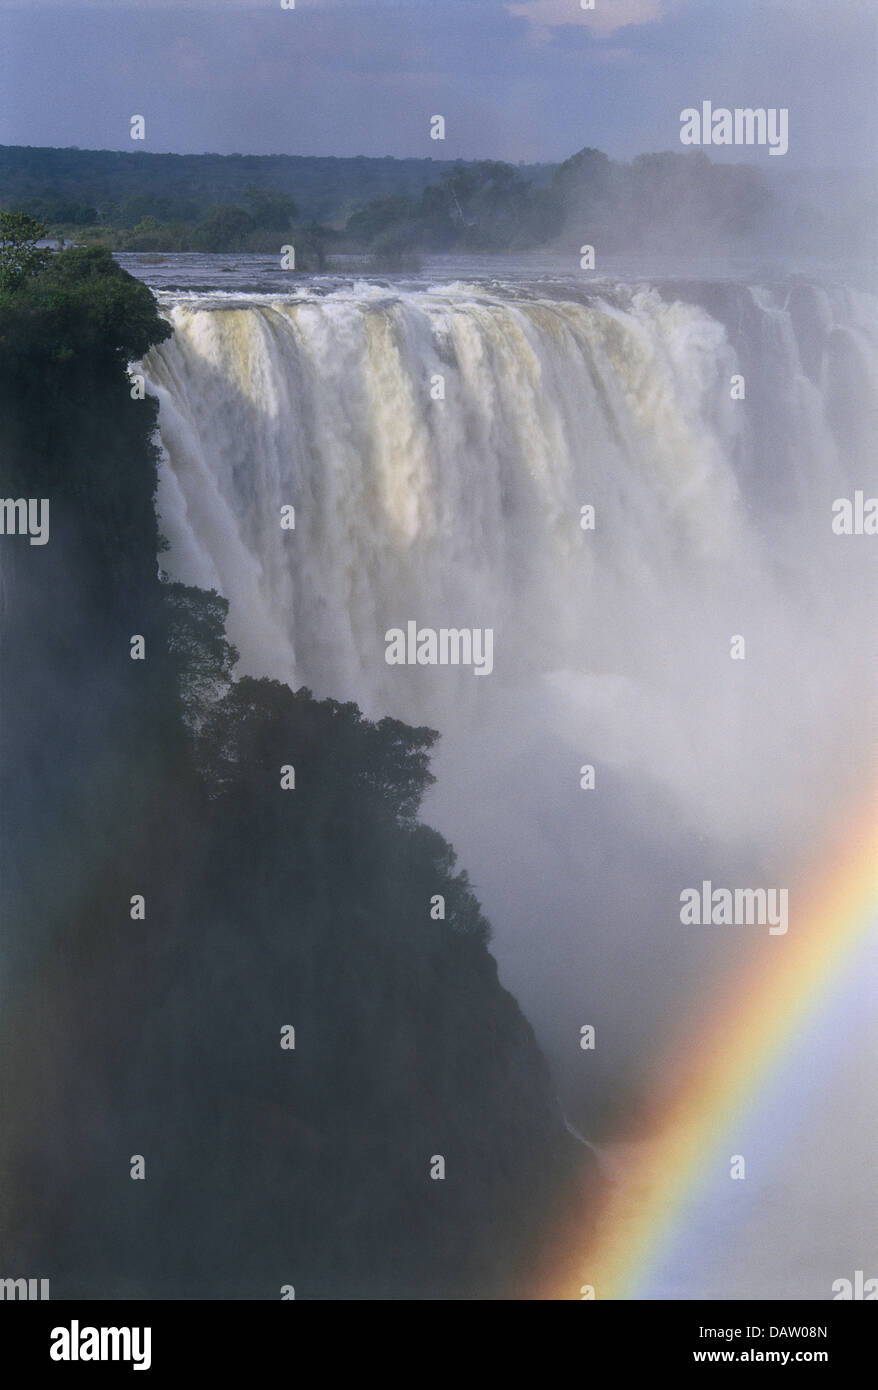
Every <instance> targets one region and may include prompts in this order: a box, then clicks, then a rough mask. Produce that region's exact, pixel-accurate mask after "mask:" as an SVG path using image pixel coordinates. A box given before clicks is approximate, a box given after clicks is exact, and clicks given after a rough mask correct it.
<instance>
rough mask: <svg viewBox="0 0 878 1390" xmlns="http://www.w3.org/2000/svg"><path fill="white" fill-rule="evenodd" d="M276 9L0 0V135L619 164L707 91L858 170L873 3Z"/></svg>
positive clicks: (689, 0)
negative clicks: (775, 112) (437, 128)
mask: <svg viewBox="0 0 878 1390" xmlns="http://www.w3.org/2000/svg"><path fill="white" fill-rule="evenodd" d="M281 4H282V0H25V2H24V3H22V0H0V31H2V34H3V42H2V55H0V144H15V145H56V146H70V145H77V146H79V147H80V148H82V149H129V150H131V149H137V150H153V151H168V150H170V151H177V152H179V153H200V152H205V151H213V152H216V153H220V154H230V153H235V152H238V153H245V154H320V155H327V154H334V155H358V154H362V155H394V156H397V157H401V156H415V157H425V156H427V157H430V156H432V157H433V158H437V159H457V158H463V159H476V158H498V159H505V160H509V161H510V162H518V161H525V162H528V163H530V162H538V161H547V162H555V161H558V160H561V159H565V158H566V157H567V156H568V155H570V154H572V153H573V152H574V151H576V150H578V149H581V148H582V147H583V146H585V145H591V146H593V147H596V148H598V149H602V150H604V151H605V152H606V153H607V154H609V155H610V156H611V157H612V158H615V159H625V160H627V159H631V158H632V157H633V156H635V155H637V154H641V153H646V152H651V151H655V150H666V149H680V148H681V145H680V141H679V135H680V113H681V111H682V110H683V109H684V108H685V107H689V106H698V105H700V103H701V102H702V101H705V100H710V101H712V103H713V105H714V107H716V106H728V107H735V106H745V107H746V106H751V107H757V106H764V107H767V108H768V107H778V108H780V107H786V108H787V109H788V110H789V113H790V115H789V122H790V149H789V153H788V154H787V155H785V156H784V165H785V167H788V168H797V169H809V168H845V169H853V168H861V169H862V168H873V167H874V166H875V162H876V154H875V151H876V148H878V139H876V137H878V97H876V87H878V84H876V72H878V59H876V30H878V6H876V5H875V3H874V0H594V10H593V11H588V10H582V9H581V8H580V0H295V8H294V9H292V10H289V9H282V8H281ZM133 115H142V116H144V117H145V120H146V139H145V140H144V141H142V142H139V141H138V142H134V141H132V140H131V138H130V121H131V117H132V116H133ZM434 115H442V116H443V117H444V118H445V123H446V127H445V139H444V141H439V140H432V139H431V138H430V118H431V117H432V116H434ZM709 153H710V154H711V157H712V158H718V157H722V156H723V155H724V154H726V151H722V150H716V149H712V150H711V151H710V152H709ZM728 154H729V155H730V157H733V158H735V159H741V158H752V159H754V160H757V161H760V162H766V161H769V160H770V162H771V164H775V163H777V162H779V161H776V160H775V159H773V158H771V157H770V156H769V155H768V152H767V150H766V149H764V148H763V149H761V150H755V149H754V150H742V149H734V150H733V151H729V152H728Z"/></svg>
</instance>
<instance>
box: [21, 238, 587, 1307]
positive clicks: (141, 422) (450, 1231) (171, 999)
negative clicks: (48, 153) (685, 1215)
mask: <svg viewBox="0 0 878 1390" xmlns="http://www.w3.org/2000/svg"><path fill="white" fill-rule="evenodd" d="M166 331H167V330H166V327H165V325H164V324H163V323H162V322H161V321H160V320H159V319H158V317H157V316H156V314H155V306H154V303H153V302H152V299H151V296H150V295H149V293H148V291H146V290H145V287H143V286H142V285H140V284H139V283H138V282H136V281H134V280H131V279H130V277H128V276H127V275H125V274H124V272H121V271H120V270H119V269H118V268H117V267H116V266H115V264H114V263H113V262H112V261H111V260H110V258H109V257H108V256H106V255H105V254H103V253H101V252H96V251H91V252H74V253H65V254H64V255H63V256H60V257H57V258H55V260H54V262H53V263H52V264H51V266H50V267H49V269H48V270H47V271H44V272H43V274H42V275H41V276H39V277H37V279H36V280H35V281H33V282H32V283H30V284H29V285H26V286H24V287H23V288H22V289H20V290H19V291H16V292H15V293H12V294H7V295H5V296H3V297H2V303H0V407H2V413H3V421H4V424H3V438H2V460H0V494H2V496H3V497H7V498H17V497H25V498H27V497H37V498H44V497H45V498H48V499H49V501H50V508H51V510H50V517H51V530H50V539H49V542H48V544H46V545H45V546H31V545H30V544H29V542H28V538H27V537H25V536H21V535H14V536H12V535H5V536H2V537H0V547H2V550H0V574H2V603H3V626H2V634H0V641H2V670H0V687H2V715H0V757H2V763H0V776H2V789H0V798H2V817H3V820H2V859H3V864H2V870H3V884H4V890H3V909H4V918H5V921H6V922H7V924H8V925H7V932H6V944H5V947H4V951H5V955H6V960H7V967H6V969H5V971H4V974H5V977H6V987H5V990H4V996H3V1000H2V1007H3V1011H4V1014H5V1016H6V1028H5V1032H6V1036H7V1040H8V1041H7V1045H6V1049H5V1056H4V1060H3V1062H2V1074H0V1082H2V1105H3V1112H4V1116H5V1120H4V1132H3V1137H2V1140H0V1160H2V1168H3V1170H4V1182H3V1198H2V1205H0V1220H2V1226H3V1239H2V1245H3V1249H4V1260H5V1263H6V1265H8V1266H9V1268H8V1269H4V1271H3V1273H4V1274H10V1275H11V1274H18V1273H25V1274H26V1273H28V1272H30V1273H35V1274H39V1275H40V1276H41V1277H48V1278H50V1279H51V1281H52V1296H53V1297H65V1296H66V1297H77V1296H83V1297H90V1298H112V1297H138V1298H139V1297H206V1298H211V1297H233V1298H268V1299H271V1298H278V1297H280V1290H281V1287H282V1286H283V1285H293V1286H294V1287H295V1289H296V1297H299V1298H308V1297H320V1298H413V1299H417V1298H498V1297H526V1296H533V1295H534V1294H535V1293H538V1287H539V1283H540V1280H541V1278H542V1277H543V1276H544V1275H545V1272H546V1269H547V1268H548V1266H547V1264H546V1261H547V1260H549V1261H551V1259H552V1257H553V1255H554V1252H555V1248H556V1241H557V1240H558V1237H559V1233H560V1230H561V1228H562V1226H564V1225H568V1224H571V1223H575V1222H578V1221H579V1220H580V1219H581V1215H582V1210H583V1203H584V1201H585V1200H586V1198H587V1191H586V1189H587V1187H588V1185H589V1183H590V1181H591V1178H590V1176H589V1173H588V1171H587V1169H586V1167H585V1164H584V1160H583V1153H584V1151H583V1150H582V1149H581V1148H580V1147H579V1146H577V1145H574V1144H572V1142H571V1141H570V1139H569V1137H568V1136H567V1135H566V1133H565V1131H564V1127H563V1122H562V1119H561V1116H560V1114H559V1112H558V1109H557V1107H556V1105H555V1102H554V1098H553V1091H552V1086H551V1082H550V1078H549V1076H548V1074H547V1071H546V1068H545V1065H544V1062H543V1059H542V1057H541V1055H540V1053H539V1050H538V1048H537V1046H536V1043H535V1041H534V1038H533V1034H532V1032H531V1029H530V1027H529V1025H528V1024H527V1022H526V1021H525V1019H524V1018H523V1016H522V1015H521V1012H520V1010H519V1009H518V1006H517V1004H516V1003H515V1001H514V1000H513V999H512V998H511V996H510V995H509V994H508V993H506V991H505V990H503V989H502V988H501V986H500V984H499V982H498V979H497V972H496V966H495V963H494V961H493V958H492V957H491V955H490V954H489V952H488V949H487V940H488V935H489V930H488V926H487V923H486V922H485V921H484V919H483V918H482V916H481V913H480V910H479V906H478V903H477V902H476V900H475V898H474V897H473V895H472V892H471V890H470V888H469V885H468V883H467V880H466V876H465V874H459V873H456V871H455V855H454V852H453V851H452V849H451V847H450V846H449V845H448V844H447V842H445V841H444V840H443V839H442V838H441V836H439V835H438V834H436V833H435V832H434V831H431V830H429V829H428V828H426V827H425V826H423V825H421V824H419V822H418V820H417V812H418V807H419V804H420V800H421V796H422V794H423V791H424V790H425V788H426V786H427V785H428V782H429V781H430V780H431V779H430V773H429V750H430V748H431V746H432V744H433V742H434V739H435V735H434V734H433V732H432V731H430V730H427V729H411V728H408V727H407V726H405V725H403V724H400V723H398V722H397V721H393V720H383V721H381V722H380V723H378V724H371V723H369V722H368V721H366V720H365V719H363V718H362V716H361V715H360V713H359V711H358V710H357V709H356V707H354V706H352V705H339V704H336V703H335V702H333V701H322V702H318V701H315V700H314V699H313V698H312V697H311V696H310V694H309V693H308V692H307V691H300V692H298V693H295V694H294V693H293V692H291V691H290V690H289V689H287V688H286V687H284V686H281V685H278V684H277V683H276V682H269V681H253V680H248V679H242V680H240V681H237V682H233V681H232V680H231V670H232V667H233V665H234V659H235V654H234V652H233V651H232V650H231V649H230V648H229V646H228V644H227V643H226V640H225V634H224V629H223V619H224V613H225V605H224V603H223V602H222V600H220V599H219V598H218V597H217V596H216V595H207V594H203V593H200V592H199V591H196V590H187V589H184V588H183V587H182V586H179V585H171V584H168V583H163V582H161V581H160V579H159V575H158V570H157V563H156V552H157V549H158V547H159V539H158V533H157V526H156V519H155V512H154V490H155V478H156V462H157V460H156V453H155V448H154V446H153V443H152V432H153V429H154V424H155V410H154V403H153V402H151V401H150V400H148V399H147V400H137V399H133V398H132V395H131V383H130V382H129V380H128V378H127V376H126V370H125V364H126V362H127V361H128V360H129V359H131V358H135V357H138V356H140V355H142V353H143V352H144V351H145V348H146V345H147V344H148V342H149V341H150V340H157V339H158V338H159V337H160V336H163V335H164V334H165V333H166ZM135 635H140V636H143V637H144V639H145V643H146V648H145V650H146V658H145V660H143V661H138V660H132V659H131V638H132V637H133V636H135ZM283 767H294V768H295V787H294V789H293V788H290V789H284V788H283V787H282V786H281V779H282V772H281V769H282V768H283ZM287 780H289V779H287ZM138 895H141V896H142V898H143V899H144V903H143V907H142V908H140V907H138V906H133V904H134V903H135V900H136V899H137V897H138ZM436 895H441V896H442V897H443V898H444V900H445V915H444V918H437V917H436V916H435V915H431V901H432V900H434V898H435V896H436ZM141 911H142V912H145V917H141V916H140V912H141ZM132 913H133V914H134V915H133V916H132ZM289 1028H292V1029H294V1033H293V1034H290V1033H289V1032H285V1031H284V1030H285V1029H289ZM282 1041H285V1042H286V1043H287V1044H289V1043H290V1042H292V1041H294V1044H295V1045H294V1047H293V1046H289V1045H288V1046H281V1043H282ZM138 1155H139V1156H142V1158H143V1160H144V1164H145V1179H144V1180H132V1177H131V1170H132V1161H133V1159H134V1157H135V1156H138ZM440 1157H441V1158H442V1159H443V1160H444V1165H445V1176H444V1178H437V1177H433V1176H431V1171H432V1172H433V1173H436V1172H438V1171H439V1170H440V1167H441V1165H440V1164H439V1163H438V1162H437V1160H438V1159H439V1158H440ZM13 1266H14V1268H13ZM571 1296H573V1297H575V1296H576V1294H575V1292H574V1293H573V1294H572V1295H571Z"/></svg>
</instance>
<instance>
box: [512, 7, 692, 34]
mask: <svg viewBox="0 0 878 1390" xmlns="http://www.w3.org/2000/svg"><path fill="white" fill-rule="evenodd" d="M669 7H670V5H669V0H594V9H593V10H584V9H582V8H581V6H580V4H579V0H519V3H518V4H507V6H506V9H507V11H508V12H509V14H511V15H514V16H515V17H516V18H518V19H526V20H528V21H529V22H530V24H531V25H532V26H533V33H534V37H535V38H536V39H538V40H540V41H545V40H546V39H547V38H549V37H551V32H552V30H553V29H560V28H562V27H563V26H565V25H578V26H582V27H584V28H586V29H591V30H592V32H593V33H595V34H596V35H597V36H598V38H601V39H603V38H606V37H607V36H608V35H609V34H614V33H615V32H616V30H617V29H627V28H628V27H630V26H634V25H641V24H655V23H657V22H658V21H659V20H661V19H664V18H665V15H666V14H667V12H668V9H669Z"/></svg>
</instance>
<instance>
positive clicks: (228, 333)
mask: <svg viewBox="0 0 878 1390" xmlns="http://www.w3.org/2000/svg"><path fill="white" fill-rule="evenodd" d="M161 298H162V302H163V307H164V310H165V312H166V313H167V314H168V316H169V318H170V319H171V321H172V322H173V325H174V328H175V333H174V336H173V338H172V339H171V340H169V341H168V342H166V343H164V344H162V345H161V346H159V347H157V348H154V349H153V350H152V351H151V353H150V354H149V356H148V358H147V360H146V362H145V364H144V365H143V367H142V370H143V371H144V373H145V374H146V376H147V380H148V389H149V390H150V391H152V392H153V393H154V394H155V395H156V396H157V397H158V399H159V402H160V434H161V445H162V449H163V465H162V469H161V479H160V488H159V498H158V505H159V511H160V517H161V526H162V530H163V533H164V534H165V536H166V537H167V539H168V541H169V543H170V549H169V551H168V552H167V553H166V555H165V556H163V559H162V563H163V565H164V566H165V568H166V569H167V570H168V572H169V573H170V574H171V575H172V576H173V577H174V578H177V579H181V580H183V581H185V582H187V583H192V584H198V585H201V586H203V587H206V588H216V589H218V590H219V591H220V592H221V593H223V594H224V595H225V596H226V597H227V598H228V599H229V602H230V618H229V631H230V636H231V638H232V640H233V641H234V642H235V644H236V646H237V647H238V649H239V651H240V653H241V666H240V669H241V670H243V671H246V672H247V673H249V674H254V675H270V676H273V677H276V678H278V679H281V680H283V681H286V682H289V683H290V684H292V685H293V686H299V685H302V684H304V685H307V686H309V687H310V688H311V689H312V690H313V691H314V693H315V694H316V695H318V696H324V695H331V696H333V697H334V698H337V699H342V700H356V701H357V702H358V703H359V704H360V705H361V707H362V708H363V709H364V711H365V712H366V713H367V714H369V715H370V716H376V717H377V716H379V715H382V714H392V715H395V716H397V717H400V718H403V719H406V720H407V721H409V722H411V723H417V724H423V723H426V724H430V725H431V726H433V727H435V728H437V729H439V730H440V732H441V733H442V736H443V737H442V740H441V743H440V745H439V753H438V756H437V759H436V763H435V771H436V772H437V777H438V781H437V786H436V788H435V789H434V791H433V792H432V793H431V796H430V798H429V800H428V803H427V806H426V813H427V815H428V818H429V819H432V820H433V822H434V823H436V824H437V825H438V827H439V828H440V829H441V830H443V832H444V833H446V834H448V836H449V838H450V839H452V841H453V842H454V843H455V845H456V847H457V848H458V850H459V851H460V852H461V854H462V858H463V861H464V863H465V864H466V866H467V868H468V869H469V870H470V872H471V874H472V877H473V879H474V882H475V885H476V887H477V889H478V891H479V892H480V894H481V896H482V898H483V901H484V903H485V906H486V909H487V911H488V915H489V916H490V917H491V918H492V920H493V921H494V923H495V927H496V939H495V950H496V953H497V956H498V959H499V961H500V965H501V971H502V973H503V975H504V978H505V979H506V980H507V982H508V983H510V984H511V986H512V987H513V988H514V989H515V990H516V992H517V993H518V995H519V997H520V998H521V999H522V1002H523V1003H524V1005H525V1007H526V1008H527V1009H528V1011H529V1012H530V1014H531V1016H532V1017H533V1018H534V1020H535V1022H536V1024H537V1028H538V1031H539V1032H540V1033H541V1036H542V1038H543V1041H544V1044H545V1045H546V1046H547V1047H548V1049H549V1051H550V1053H553V1055H554V1057H555V1061H556V1065H557V1068H558V1070H559V1072H560V1074H561V1082H560V1084H561V1085H562V1086H564V1085H566V1086H567V1088H568V1089H567V1094H566V1096H565V1104H566V1105H567V1106H568V1109H569V1110H570V1113H571V1114H572V1115H574V1117H575V1118H576V1119H577V1123H579V1124H581V1125H582V1126H583V1127H584V1128H585V1132H586V1133H589V1132H593V1130H590V1129H589V1128H588V1127H587V1126H588V1123H589V1117H588V1116H587V1115H586V1117H585V1118H584V1119H583V1118H582V1112H581V1111H579V1112H577V1110H576V1103H575V1101H574V1102H573V1103H572V1106H571V1089H570V1088H571V1087H572V1088H573V1090H574V1091H577V1087H578V1082H576V1081H575V1080H572V1079H571V1078H573V1077H575V1075H576V1068H577V1066H578V1065H579V1055H578V1054H577V1050H576V1038H577V1033H578V1027H579V1023H580V1021H586V1022H595V1021H598V1023H599V1025H601V1024H602V1026H603V1028H604V1037H603V1043H604V1045H603V1049H602V1051H601V1054H600V1060H597V1061H596V1065H595V1068H594V1070H593V1073H592V1078H593V1081H594V1084H595V1085H597V1087H598V1089H600V1078H601V1077H603V1078H604V1080H605V1082H606V1084H607V1087H610V1085H611V1081H612V1084H613V1085H616V1083H617V1081H618V1077H619V1074H620V1069H621V1070H623V1071H624V1069H625V1066H626V1065H628V1063H629V1062H630V1063H631V1066H632V1067H633V1065H634V1063H633V1060H632V1059H633V1058H635V1056H638V1055H641V1054H642V1051H643V1047H644V1046H645V1045H646V1046H649V1042H650V1039H652V1038H653V1037H654V1036H655V1034H656V1030H659V1029H666V1027H667V1017H668V1007H669V1001H670V1002H671V1003H674V1002H675V1001H679V999H680V998H681V997H684V996H686V995H687V994H688V993H690V992H691V991H692V990H696V989H697V988H698V987H699V983H700V981H701V980H702V979H703V978H705V976H704V972H705V971H706V970H707V969H708V968H709V967H710V962H711V961H714V965H715V957H716V953H717V951H718V949H720V948H718V947H717V945H716V943H715V942H713V943H711V944H706V943H705V941H704V940H701V941H700V942H699V943H698V944H697V945H696V946H693V945H692V941H691V938H688V939H687V940H686V941H685V942H684V941H682V940H680V939H679V932H678V931H677V932H675V930H674V927H675V924H676V923H677V922H678V919H677V918H676V917H675V912H676V908H675V904H676V903H677V902H678V895H679V890H680V888H682V887H683V886H684V885H685V884H689V883H698V882H700V881H701V879H702V877H703V878H708V877H711V876H712V877H713V878H714V881H716V882H724V881H731V879H730V876H731V875H732V874H733V873H734V872H737V873H738V879H737V880H736V881H738V882H741V883H747V882H751V883H760V882H762V883H776V882H780V881H784V882H787V881H790V880H794V879H795V876H796V875H797V874H798V873H799V872H801V871H802V870H803V869H804V867H805V865H806V863H807V860H808V856H809V854H810V853H812V852H813V851H814V847H815V846H816V845H817V844H819V842H820V836H821V833H822V831H823V829H825V827H826V826H828V825H831V824H832V822H833V819H834V817H835V815H836V814H837V813H838V811H839V810H840V808H842V807H843V806H845V805H846V804H848V803H849V802H850V801H851V800H852V799H853V798H856V797H858V796H861V794H862V791H863V786H864V782H865V777H866V774H867V772H868V764H869V760H870V758H871V756H872V754H871V750H872V748H873V744H874V740H873V742H871V743H870V742H869V731H870V729H871V728H872V724H871V722H870V721H872V718H873V711H874V700H873V699H872V698H871V682H872V680H873V676H874V657H875V652H874V643H870V641H869V640H868V634H869V633H870V628H869V623H868V617H867V615H868V611H869V605H870V603H874V599H875V590H874V565H872V566H871V567H870V566H869V565H867V560H868V559H869V558H870V557H869V556H868V554H867V552H868V549H869V546H870V544H871V545H872V546H874V545H876V544H878V541H876V540H874V539H873V540H872V541H871V542H870V539H869V537H867V536H839V535H837V534H835V533H834V532H833V529H832V524H831V523H832V506H833V502H834V500H835V499H837V498H839V497H852V496H853V495H854V492H855V491H856V490H857V489H859V490H860V491H861V492H862V491H865V495H867V496H874V495H875V494H876V493H878V487H876V479H875V464H874V461H873V460H872V459H871V457H870V455H869V452H868V448H867V439H868V429H869V426H870V423H871V421H872V420H873V419H874V414H873V413H872V412H874V408H875V400H876V395H875V384H876V380H878V333H876V327H875V325H876V315H875V304H874V301H873V300H871V299H870V298H869V297H868V296H867V295H864V294H863V295H861V294H858V293H854V292H853V291H851V290H848V289H841V288H830V289H821V288H818V287H816V286H813V285H810V284H806V283H804V282H791V283H789V284H783V285H775V286H751V287H748V286H746V285H743V284H732V283H717V284H703V285H696V284H694V283H689V284H686V283H683V282H680V283H678V284H670V283H667V284H664V285H660V286H657V287H656V286H652V287H651V286H648V285H628V286H626V285H621V284H610V283H607V284H594V285H592V286H591V287H589V289H588V290H587V291H585V290H583V289H582V288H581V287H565V286H562V285H560V284H552V283H550V282H547V283H533V284H530V285H521V286H508V285H504V284H502V283H499V282H495V283H492V284H491V285H488V286H486V285H478V284H472V283H450V284H445V285H442V286H427V285H424V286H422V287H417V286H415V287H408V288H394V287H390V286H387V285H377V284H373V283H366V282H362V283H360V282H357V283H354V284H344V285H335V286H334V287H331V288H329V289H328V290H327V288H326V286H324V287H322V288H321V287H319V286H318V285H316V284H312V285H303V287H302V288H300V289H299V290H297V291H296V292H295V293H293V294H290V295H288V296H286V297H284V298H279V297H276V296H271V295H264V294H262V295H260V294H253V295H246V296H241V295H234V294H226V295H221V294H205V295H200V296H199V295H192V294H189V295H178V296H174V295H170V294H165V295H163V296H162V297H161ZM738 378H742V379H743V388H742V386H741V382H740V381H738V384H737V386H736V385H735V384H734V381H735V379H738ZM742 393H743V399H741V398H739V397H740V396H741V395H742ZM283 507H294V508H295V528H294V529H290V528H289V527H287V528H284V527H282V526H281V509H282V508H283ZM584 507H585V508H587V507H592V508H593V509H594V526H593V529H584V527H583V521H585V522H586V525H587V520H588V518H587V515H585V516H584V514H583V510H582V509H583V508H584ZM873 611H874V610H873ZM410 621H415V622H416V623H417V624H418V625H419V626H420V627H422V628H432V629H440V628H444V627H453V628H456V629H462V628H472V629H481V630H484V629H491V630H492V632H493V634H494V668H493V671H492V673H491V675H490V677H489V678H488V679H484V680H476V679H474V678H473V670H472V668H471V667H469V668H467V667H466V666H465V665H461V666H445V667H442V666H418V665H401V666H396V665H389V664H388V662H387V661H386V659H385V650H386V641H385V637H386V633H387V632H388V630H390V629H393V628H405V627H406V624H407V623H408V622H410ZM736 637H743V638H744V639H745V642H746V659H744V660H734V659H732V656H731V655H730V643H731V642H732V639H733V638H736ZM852 731H853V738H852ZM857 739H861V740H862V743H861V746H860V755H858V753H857V746H858V745H857ZM852 742H853V745H854V747H853V751H852ZM584 765H591V766H593V767H594V769H595V778H596V784H595V789H594V790H593V791H583V790H582V788H581V786H580V768H581V766H584ZM782 873H786V875H787V878H786V879H783V880H782V879H780V878H779V877H778V875H780V874H782ZM744 875H749V878H748V877H745V876H744ZM767 875H773V877H772V876H768V877H767ZM726 940H728V938H725V939H724V942H723V947H722V949H724V950H728V951H737V950H739V949H743V947H741V946H739V945H731V946H728V947H726V945H725V941H726ZM632 953H633V954H634V955H635V956H636V957H637V958H638V961H639V965H640V968H639V969H638V970H637V971H632V970H631V968H630V964H631V958H632ZM726 964H727V961H726ZM620 1013H621V1015H622V1016H624V1017H625V1018H626V1020H627V1022H626V1026H625V1031H624V1035H623V1034H622V1033H620V1030H619V1026H618V1018H619V1016H620ZM571 1037H572V1042H571ZM565 1049H566V1051H565ZM646 1072H647V1073H648V1067H647V1068H646ZM565 1078H566V1080H565ZM595 1078H597V1080H595ZM637 1084H638V1085H640V1084H644V1083H643V1082H642V1080H638V1082H637ZM577 1094H578V1091H577Z"/></svg>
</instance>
